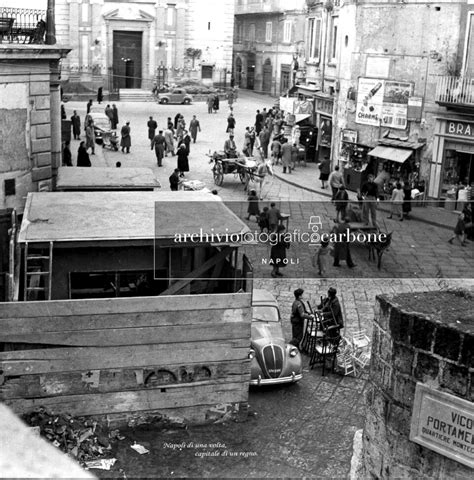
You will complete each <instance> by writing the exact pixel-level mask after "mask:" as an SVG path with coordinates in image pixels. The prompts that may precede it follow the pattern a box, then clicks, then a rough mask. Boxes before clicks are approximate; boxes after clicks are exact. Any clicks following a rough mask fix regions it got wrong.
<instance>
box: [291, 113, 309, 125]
mask: <svg viewBox="0 0 474 480" xmlns="http://www.w3.org/2000/svg"><path fill="white" fill-rule="evenodd" d="M310 116H311V115H310V114H309V113H296V114H295V123H299V122H302V121H303V120H306V119H307V118H309V117H310Z"/></svg>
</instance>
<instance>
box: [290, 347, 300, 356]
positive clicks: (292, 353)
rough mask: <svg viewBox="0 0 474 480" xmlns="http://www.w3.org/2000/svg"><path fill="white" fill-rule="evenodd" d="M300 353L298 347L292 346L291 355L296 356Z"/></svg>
mask: <svg viewBox="0 0 474 480" xmlns="http://www.w3.org/2000/svg"><path fill="white" fill-rule="evenodd" d="M296 355H298V349H297V348H296V347H293V348H290V357H296Z"/></svg>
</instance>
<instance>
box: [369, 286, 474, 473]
mask: <svg viewBox="0 0 474 480" xmlns="http://www.w3.org/2000/svg"><path fill="white" fill-rule="evenodd" d="M473 309H474V295H473V294H472V293H468V292H466V291H463V290H452V291H442V292H423V293H413V294H412V293H410V294H408V293H407V294H401V295H398V296H395V297H391V298H389V297H388V296H385V295H379V296H377V306H376V309H375V322H374V330H373V345H372V361H371V370H370V378H369V385H370V388H369V390H368V392H367V407H368V408H367V417H366V424H365V428H364V434H363V453H362V455H363V459H362V463H363V478H380V479H387V480H388V479H393V478H430V479H439V480H441V479H447V478H449V479H466V478H472V470H471V469H469V468H468V467H467V466H464V465H463V464H461V463H458V462H457V461H455V460H452V459H450V458H448V457H446V456H444V455H441V454H439V453H436V452H434V451H432V450H430V449H428V448H425V447H423V446H421V445H418V444H417V443H415V442H413V441H411V440H410V438H409V437H410V422H411V419H412V414H413V408H414V398H415V388H416V384H417V382H421V383H424V384H425V385H427V386H429V387H430V388H432V389H434V390H438V391H441V392H446V393H448V394H451V395H454V396H457V397H459V398H461V399H464V400H467V401H470V402H472V401H473V400H474V375H473V374H474V368H473V366H474V359H473V350H474V349H473V346H474V318H473V315H472V312H473Z"/></svg>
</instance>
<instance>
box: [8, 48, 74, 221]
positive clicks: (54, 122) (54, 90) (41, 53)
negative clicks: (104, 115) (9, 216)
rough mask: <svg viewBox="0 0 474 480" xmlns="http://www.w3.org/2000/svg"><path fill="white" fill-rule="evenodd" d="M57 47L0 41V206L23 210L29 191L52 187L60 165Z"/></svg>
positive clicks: (62, 53) (59, 52)
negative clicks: (2, 42) (1, 42)
mask: <svg viewBox="0 0 474 480" xmlns="http://www.w3.org/2000/svg"><path fill="white" fill-rule="evenodd" d="M68 51H69V50H68V49H64V48H60V47H59V46H56V45H28V44H27V45H22V44H20V45H18V44H0V132H1V144H2V145H1V148H0V179H1V182H0V209H7V208H12V209H16V211H17V213H18V214H21V213H22V212H23V208H24V206H25V201H26V196H27V193H28V192H34V191H39V190H52V186H53V185H52V182H53V178H54V176H55V174H56V172H57V169H58V167H59V166H60V165H61V114H60V105H61V99H60V87H59V83H60V80H59V62H60V60H61V59H62V58H64V57H65V56H66V55H67V52H68Z"/></svg>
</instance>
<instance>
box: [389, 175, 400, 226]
mask: <svg viewBox="0 0 474 480" xmlns="http://www.w3.org/2000/svg"><path fill="white" fill-rule="evenodd" d="M403 199H404V194H403V189H402V185H401V184H400V183H397V184H396V186H395V188H394V189H393V192H392V198H391V201H392V207H391V210H390V215H389V216H388V217H387V218H392V216H393V215H398V219H399V220H400V222H403Z"/></svg>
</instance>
